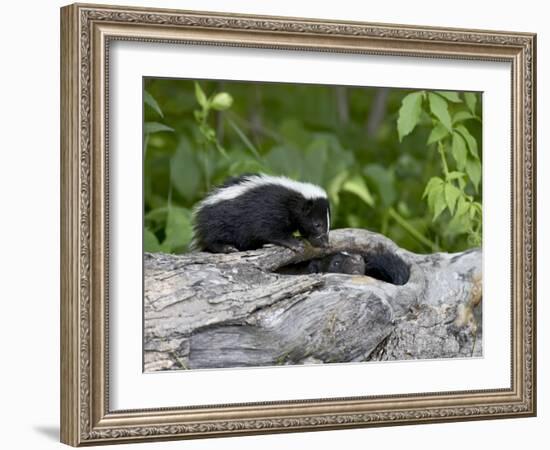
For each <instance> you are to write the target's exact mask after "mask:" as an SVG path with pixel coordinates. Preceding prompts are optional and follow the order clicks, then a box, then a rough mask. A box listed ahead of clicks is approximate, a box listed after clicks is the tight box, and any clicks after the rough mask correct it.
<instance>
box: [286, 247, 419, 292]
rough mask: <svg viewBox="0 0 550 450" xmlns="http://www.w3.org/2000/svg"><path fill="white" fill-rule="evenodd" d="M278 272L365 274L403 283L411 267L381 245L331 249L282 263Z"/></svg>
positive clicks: (298, 273) (388, 281)
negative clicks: (359, 250)
mask: <svg viewBox="0 0 550 450" xmlns="http://www.w3.org/2000/svg"><path fill="white" fill-rule="evenodd" d="M277 273H280V274H283V275H306V274H310V273H344V274H348V275H367V276H369V277H371V278H376V279H377V280H381V281H384V282H386V283H391V284H397V285H403V284H405V283H406V282H407V281H408V280H409V276H410V269H409V266H408V265H407V264H406V263H405V261H403V260H402V259H401V258H400V257H399V256H397V255H395V254H393V253H388V252H386V251H385V250H383V249H381V248H380V249H376V250H373V251H372V252H370V253H367V254H364V255H360V254H358V253H347V252H338V253H333V254H330V255H327V256H324V257H322V258H315V259H311V260H309V261H303V262H299V263H296V264H290V265H288V266H285V267H281V268H280V269H278V270H277Z"/></svg>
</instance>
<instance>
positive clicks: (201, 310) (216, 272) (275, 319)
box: [144, 229, 482, 371]
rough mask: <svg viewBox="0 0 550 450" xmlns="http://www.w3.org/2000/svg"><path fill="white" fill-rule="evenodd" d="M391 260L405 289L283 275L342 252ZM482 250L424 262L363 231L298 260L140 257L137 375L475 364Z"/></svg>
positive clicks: (347, 278) (274, 252)
mask: <svg viewBox="0 0 550 450" xmlns="http://www.w3.org/2000/svg"><path fill="white" fill-rule="evenodd" d="M380 249H384V250H386V251H390V252H393V253H394V254H396V255H398V256H399V257H401V258H402V259H403V260H404V261H405V262H406V263H407V264H408V265H409V266H410V278H409V280H408V282H407V283H406V284H404V285H401V286H398V285H393V284H390V283H385V282H383V281H380V280H376V279H374V278H370V277H368V276H362V275H345V274H329V273H324V274H309V275H283V274H279V273H276V272H275V271H276V270H277V269H279V268H281V267H285V266H287V265H290V264H294V263H299V262H301V261H307V260H309V259H311V258H317V257H322V256H326V255H329V254H332V253H335V252H339V251H347V252H350V253H359V254H362V255H364V256H365V257H367V258H368V255H369V254H372V252H374V251H380ZM481 259H482V258H481V249H472V250H468V251H465V252H462V253H455V254H448V253H435V254H430V255H419V254H414V253H411V252H408V251H406V250H404V249H401V248H399V247H398V246H397V245H395V243H393V242H392V241H391V240H389V239H387V238H386V237H384V236H382V235H379V234H376V233H372V232H369V231H367V230H359V229H340V230H334V231H332V232H331V233H330V246H329V247H328V248H325V249H318V248H313V247H307V248H306V250H304V252H303V253H299V254H298V253H296V252H294V251H292V250H289V249H286V248H282V247H276V246H267V247H264V248H262V249H259V250H254V251H249V252H238V253H230V254H211V253H200V252H196V253H189V254H185V255H166V254H160V253H157V254H146V255H145V264H144V276H145V305H144V328H145V329H144V369H145V371H155V370H166V369H201V368H215V367H245V366H263V365H281V364H304V363H330V362H350V361H355V362H358V361H369V360H402V359H419V358H427V359H428V358H429V359H433V358H452V357H465V356H481V352H482V348H481V343H482V340H481V307H480V306H479V305H480V301H481V270H482V264H481Z"/></svg>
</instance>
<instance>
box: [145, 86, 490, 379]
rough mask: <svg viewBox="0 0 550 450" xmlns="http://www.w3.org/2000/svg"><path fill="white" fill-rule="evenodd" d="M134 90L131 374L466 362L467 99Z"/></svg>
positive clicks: (475, 310)
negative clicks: (135, 253) (137, 311)
mask: <svg viewBox="0 0 550 450" xmlns="http://www.w3.org/2000/svg"><path fill="white" fill-rule="evenodd" d="M142 96H143V252H144V254H143V270H144V272H143V273H144V283H143V313H144V319H143V327H144V329H143V369H144V371H145V372H154V371H162V370H194V369H221V368H237V367H258V366H272V367H287V366H292V365H298V364H328V363H369V362H381V361H398V360H423V359H425V360H433V359H438V358H475V357H482V356H483V333H482V330H483V327H482V304H481V299H482V241H483V240H482V223H483V218H482V211H483V203H482V196H483V190H482V160H483V158H482V153H483V152H482V130H483V121H482V117H483V102H482V94H481V93H480V92H462V91H440V90H432V89H403V88H392V87H389V86H387V87H386V86H384V87H369V86H336V85H321V84H299V83H268V82H256V81H234V80H212V79H209V80H206V79H176V78H161V77H157V78H156V77H144V78H143V92H142Z"/></svg>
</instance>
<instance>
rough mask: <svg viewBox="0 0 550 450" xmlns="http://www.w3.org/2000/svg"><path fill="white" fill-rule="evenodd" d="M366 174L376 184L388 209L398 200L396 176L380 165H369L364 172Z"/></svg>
mask: <svg viewBox="0 0 550 450" xmlns="http://www.w3.org/2000/svg"><path fill="white" fill-rule="evenodd" d="M363 172H364V174H365V175H366V176H367V178H368V180H369V181H370V182H371V183H370V186H372V185H373V184H374V186H375V188H376V190H377V191H378V193H379V194H380V197H381V199H382V204H383V205H384V206H385V207H386V208H387V207H389V206H391V205H393V203H394V202H395V201H396V200H397V191H396V188H395V184H396V183H395V175H394V172H393V170H392V169H391V168H386V167H384V166H381V165H380V164H369V165H367V166H366V167H365V168H364V170H363Z"/></svg>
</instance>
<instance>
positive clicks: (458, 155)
mask: <svg viewBox="0 0 550 450" xmlns="http://www.w3.org/2000/svg"><path fill="white" fill-rule="evenodd" d="M451 153H452V154H453V158H454V159H455V161H456V165H457V167H458V169H459V170H463V169H464V168H465V167H466V158H467V157H468V149H467V148H466V142H464V139H463V138H462V136H461V135H460V134H458V133H456V132H455V133H453V142H452V146H451Z"/></svg>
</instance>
